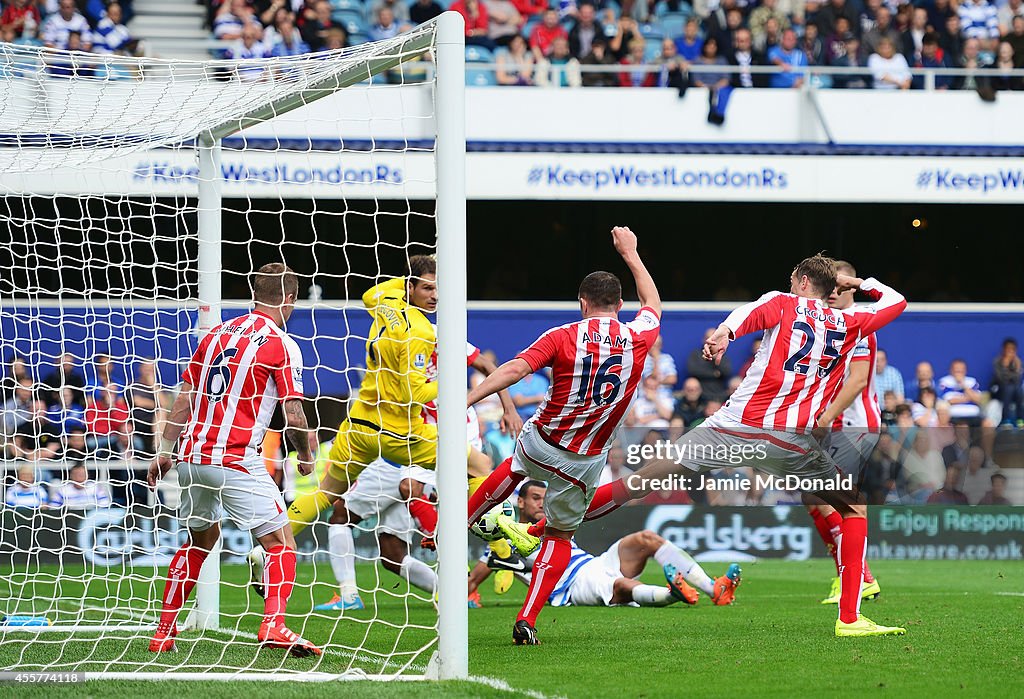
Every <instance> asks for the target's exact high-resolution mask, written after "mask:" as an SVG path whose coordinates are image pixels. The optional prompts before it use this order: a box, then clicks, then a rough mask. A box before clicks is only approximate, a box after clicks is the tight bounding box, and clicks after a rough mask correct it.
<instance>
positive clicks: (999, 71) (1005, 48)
mask: <svg viewBox="0 0 1024 699" xmlns="http://www.w3.org/2000/svg"><path fill="white" fill-rule="evenodd" d="M1015 67H1016V63H1015V59H1014V55H1013V46H1012V45H1011V44H1010V42H1008V41H1001V42H999V48H998V49H997V50H996V62H995V63H994V64H993V65H992V69H993V70H992V73H993V75H992V78H991V83H992V88H993V89H995V90H1024V78H1021V76H1019V75H1010V71H1012V70H1014V68H1015Z"/></svg>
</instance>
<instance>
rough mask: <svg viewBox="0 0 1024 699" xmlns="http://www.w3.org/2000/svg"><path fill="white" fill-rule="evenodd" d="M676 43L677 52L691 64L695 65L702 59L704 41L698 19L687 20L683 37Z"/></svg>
mask: <svg viewBox="0 0 1024 699" xmlns="http://www.w3.org/2000/svg"><path fill="white" fill-rule="evenodd" d="M675 42H676V51H677V52H678V53H679V55H680V56H682V57H683V58H685V59H686V60H687V61H689V62H690V63H693V62H694V61H696V60H697V59H698V58H699V57H700V55H701V48H702V47H703V46H704V40H703V39H702V38H701V37H700V22H698V21H697V18H696V17H690V18H689V19H687V20H686V25H685V26H684V27H683V35H682V36H680V37H678V38H677V39H676V40H675Z"/></svg>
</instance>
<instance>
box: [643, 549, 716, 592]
mask: <svg viewBox="0 0 1024 699" xmlns="http://www.w3.org/2000/svg"><path fill="white" fill-rule="evenodd" d="M654 560H656V561H657V562H658V563H660V564H661V565H665V564H666V563H671V564H672V565H674V566H675V567H676V570H678V571H679V572H680V573H682V574H683V579H684V580H686V582H688V583H690V584H691V585H693V586H694V587H695V588H697V589H698V590H700V591H701V592H703V593H704V594H706V595H713V594H715V581H714V580H712V579H711V578H709V577H708V574H707V573H705V572H704V569H703V568H701V567H700V564H699V563H697V561H695V560H693V556H691V555H690V554H688V553H687V552H686V551H683V550H682V549H681V548H679V547H678V546H675V545H673V544H670V543H669V542H667V541H666V542H665V543H664V544H662V545H661V548H659V549H658V550H657V551H655V552H654Z"/></svg>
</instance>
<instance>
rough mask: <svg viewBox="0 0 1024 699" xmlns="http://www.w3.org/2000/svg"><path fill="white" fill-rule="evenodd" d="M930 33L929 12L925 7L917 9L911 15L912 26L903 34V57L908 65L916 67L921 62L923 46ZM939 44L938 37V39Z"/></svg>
mask: <svg viewBox="0 0 1024 699" xmlns="http://www.w3.org/2000/svg"><path fill="white" fill-rule="evenodd" d="M926 33H928V10H926V9H925V8H923V7H915V8H914V13H913V15H911V20H910V26H909V27H907V30H906V31H905V32H903V35H902V36H901V37H900V39H901V48H902V53H903V57H904V58H906V59H907V65H914V64H915V63H917V62H918V61H920V60H921V46H922V42H923V41H924V35H925V34H926ZM936 44H938V37H936Z"/></svg>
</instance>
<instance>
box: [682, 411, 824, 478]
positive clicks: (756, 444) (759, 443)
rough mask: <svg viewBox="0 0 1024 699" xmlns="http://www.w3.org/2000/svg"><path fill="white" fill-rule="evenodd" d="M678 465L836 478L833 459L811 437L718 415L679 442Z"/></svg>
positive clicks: (695, 468) (687, 467)
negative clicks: (749, 469)
mask: <svg viewBox="0 0 1024 699" xmlns="http://www.w3.org/2000/svg"><path fill="white" fill-rule="evenodd" d="M676 446H677V447H678V451H677V453H676V458H675V460H676V462H677V463H679V464H680V465H681V466H683V467H684V468H685V469H688V470H690V471H696V472H698V473H704V472H707V471H713V470H716V469H720V468H740V467H743V466H749V467H752V468H756V469H757V470H759V471H764V472H765V473H769V474H771V475H774V476H789V475H795V476H799V477H800V478H813V479H819V478H820V479H830V478H836V476H837V475H838V470H837V466H836V463H835V461H834V460H833V459H832V457H831V456H830V455H828V454H826V453H825V451H824V450H823V449H822V447H821V444H819V443H818V440H816V439H815V438H814V437H813V436H812V435H811V434H810V433H807V434H798V433H795V432H782V431H779V430H769V429H763V428H759V427H751V426H749V425H744V424H743V423H741V422H738V421H736V420H733V419H730V418H727V417H724V416H723V415H722V414H721V413H716V414H714V415H712V416H711V417H709V418H708V419H707V420H705V421H704V422H702V423H701V424H699V425H697V427H695V428H693V429H692V430H690V431H689V432H687V433H686V434H684V435H683V436H682V437H680V438H679V439H678V440H676Z"/></svg>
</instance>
